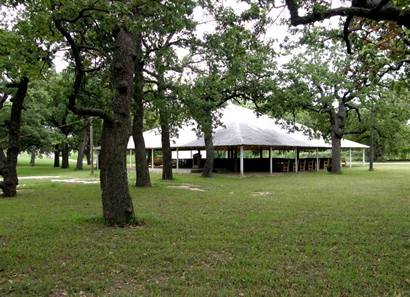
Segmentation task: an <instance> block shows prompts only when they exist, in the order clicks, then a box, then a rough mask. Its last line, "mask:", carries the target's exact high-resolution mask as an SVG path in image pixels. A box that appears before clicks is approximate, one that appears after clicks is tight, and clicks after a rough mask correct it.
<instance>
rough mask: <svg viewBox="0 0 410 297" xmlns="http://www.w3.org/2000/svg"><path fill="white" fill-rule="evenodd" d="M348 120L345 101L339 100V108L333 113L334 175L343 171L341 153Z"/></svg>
mask: <svg viewBox="0 0 410 297" xmlns="http://www.w3.org/2000/svg"><path fill="white" fill-rule="evenodd" d="M345 120H346V106H345V103H344V102H343V100H342V99H341V100H339V108H338V110H337V112H336V111H334V110H332V111H331V124H332V132H331V137H332V169H331V172H332V173H340V172H341V171H342V169H341V166H340V162H341V151H342V137H343V130H344V125H345Z"/></svg>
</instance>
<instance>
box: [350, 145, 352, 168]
mask: <svg viewBox="0 0 410 297" xmlns="http://www.w3.org/2000/svg"><path fill="white" fill-rule="evenodd" d="M349 168H352V149H351V148H349Z"/></svg>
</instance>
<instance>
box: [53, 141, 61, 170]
mask: <svg viewBox="0 0 410 297" xmlns="http://www.w3.org/2000/svg"><path fill="white" fill-rule="evenodd" d="M54 167H60V148H59V146H58V144H56V145H55V147H54Z"/></svg>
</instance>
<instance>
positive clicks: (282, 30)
mask: <svg viewBox="0 0 410 297" xmlns="http://www.w3.org/2000/svg"><path fill="white" fill-rule="evenodd" d="M222 3H223V5H224V6H225V7H231V8H233V9H234V10H235V12H237V13H241V12H243V11H244V10H246V9H247V8H248V7H249V5H248V4H247V3H244V2H242V1H237V0H224V1H222ZM288 16H289V14H288V10H287V9H286V8H279V9H275V10H273V11H272V18H273V19H276V22H275V23H274V24H271V25H270V26H269V29H268V33H267V35H266V36H265V38H266V39H272V38H274V39H277V40H278V42H277V44H278V45H279V44H280V43H281V41H282V40H283V38H284V37H285V36H286V35H287V30H288V28H287V26H284V25H280V19H281V18H283V17H285V18H286V17H288ZM194 20H195V21H197V22H198V25H197V27H196V34H197V36H198V37H202V36H203V35H204V34H206V33H212V32H213V30H214V28H215V22H213V21H212V18H211V16H209V15H207V14H206V12H205V11H204V10H203V9H201V8H199V7H198V8H196V9H195V10H194ZM64 54H65V53H64V52H62V51H60V52H58V53H57V54H56V58H55V60H54V64H55V67H56V71H57V72H61V71H62V70H63V69H65V68H66V67H67V65H68V63H67V61H65V60H64ZM184 54H186V52H184V51H180V52H179V55H181V56H183V55H184Z"/></svg>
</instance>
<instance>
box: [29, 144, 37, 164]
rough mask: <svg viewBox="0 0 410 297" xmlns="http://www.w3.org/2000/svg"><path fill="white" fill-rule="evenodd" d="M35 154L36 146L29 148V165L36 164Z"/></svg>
mask: <svg viewBox="0 0 410 297" xmlns="http://www.w3.org/2000/svg"><path fill="white" fill-rule="evenodd" d="M36 155H37V151H36V148H35V147H32V148H31V149H30V166H35V165H36Z"/></svg>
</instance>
